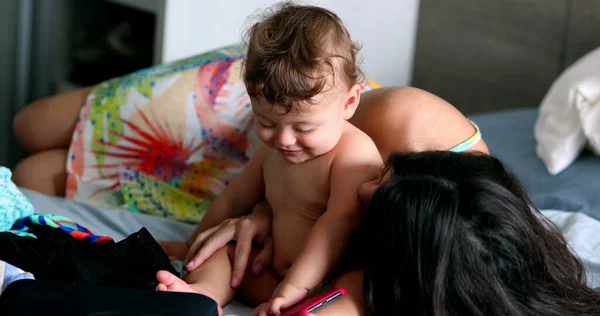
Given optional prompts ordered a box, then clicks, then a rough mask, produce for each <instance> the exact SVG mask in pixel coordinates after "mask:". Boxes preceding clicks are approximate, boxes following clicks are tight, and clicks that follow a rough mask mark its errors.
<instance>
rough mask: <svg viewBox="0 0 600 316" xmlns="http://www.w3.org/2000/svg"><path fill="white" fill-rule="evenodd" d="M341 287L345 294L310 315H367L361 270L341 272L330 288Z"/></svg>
mask: <svg viewBox="0 0 600 316" xmlns="http://www.w3.org/2000/svg"><path fill="white" fill-rule="evenodd" d="M338 287H343V288H344V289H345V290H346V295H345V296H343V297H341V298H339V299H337V300H335V301H333V302H332V303H330V304H328V305H327V306H325V307H323V308H321V309H320V310H318V311H316V312H315V313H312V314H310V315H312V316H365V315H367V312H366V306H365V298H364V292H363V270H354V271H348V272H346V273H344V274H342V275H341V276H340V277H339V278H338V279H337V280H336V281H335V282H334V283H333V285H332V288H338Z"/></svg>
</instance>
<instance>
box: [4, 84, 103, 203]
mask: <svg viewBox="0 0 600 316" xmlns="http://www.w3.org/2000/svg"><path fill="white" fill-rule="evenodd" d="M92 89H93V87H87V88H81V89H76V90H73V91H70V92H66V93H63V94H59V95H54V96H49V97H45V98H42V99H39V100H36V101H34V102H33V103H31V104H29V105H27V106H26V107H25V108H23V109H22V110H21V111H20V112H19V113H17V115H16V116H15V118H14V120H13V129H14V134H15V137H16V138H17V140H18V141H19V144H20V145H21V147H22V148H23V149H24V150H25V151H27V152H29V153H30V154H31V156H29V157H27V158H25V159H23V160H22V161H20V162H19V163H18V164H17V166H16V167H15V168H14V170H13V181H14V182H15V183H16V184H17V185H18V186H20V187H24V188H28V189H32V190H35V191H39V192H42V193H45V194H48V195H56V196H64V194H65V184H66V163H67V152H68V148H69V144H70V142H71V137H72V135H73V130H74V129H75V124H76V121H77V115H78V114H79V109H80V108H81V105H82V104H83V102H84V101H85V98H86V97H87V95H88V94H89V93H90V91H91V90H92Z"/></svg>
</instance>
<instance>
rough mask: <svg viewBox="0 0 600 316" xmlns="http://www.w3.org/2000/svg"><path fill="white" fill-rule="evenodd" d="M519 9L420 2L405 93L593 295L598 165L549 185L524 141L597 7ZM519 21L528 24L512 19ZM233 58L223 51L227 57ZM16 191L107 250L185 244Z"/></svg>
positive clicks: (597, 260)
mask: <svg viewBox="0 0 600 316" xmlns="http://www.w3.org/2000/svg"><path fill="white" fill-rule="evenodd" d="M522 2H523V1H516V0H511V1H504V2H502V3H500V2H493V3H492V2H490V3H487V2H486V3H482V2H480V1H473V0H457V1H453V2H452V3H451V4H450V3H448V2H447V1H437V0H436V1H434V0H432V1H422V3H421V8H420V11H419V14H420V16H419V25H418V34H417V38H416V51H415V66H414V71H413V82H412V83H413V85H414V86H416V87H419V88H423V89H425V90H427V91H430V92H433V93H434V94H437V95H439V96H441V97H442V98H444V99H446V100H449V101H450V102H451V103H452V104H454V105H456V106H457V108H458V109H459V110H461V111H462V112H463V113H467V114H468V116H469V118H470V119H471V120H473V121H474V122H475V123H476V124H477V125H478V126H479V128H480V130H481V132H482V136H483V139H484V140H485V141H486V142H487V144H488V146H489V148H490V150H491V152H492V154H494V155H496V156H497V157H499V158H500V159H501V160H503V161H504V162H505V163H506V164H507V165H508V166H509V167H510V168H511V169H512V170H513V171H514V172H515V173H516V175H517V176H518V177H519V178H520V179H521V181H522V182H523V184H524V186H525V188H526V189H527V191H528V192H529V193H530V195H531V197H532V199H533V201H534V203H535V205H536V206H537V207H538V208H539V209H541V210H543V212H544V214H545V215H546V216H547V217H548V218H550V219H551V220H552V221H553V222H554V224H556V225H557V226H558V227H559V228H560V229H561V231H562V232H563V233H564V235H565V237H566V238H567V240H568V241H569V243H570V245H571V246H572V248H573V249H574V250H575V251H576V252H577V254H578V255H579V256H580V257H581V258H582V260H583V262H584V264H585V267H586V270H587V272H588V277H589V283H590V284H591V285H592V286H594V287H600V234H598V233H597V232H599V231H600V194H599V192H600V176H599V175H600V157H598V156H594V155H592V154H591V153H589V152H587V151H585V152H583V153H582V154H581V155H580V156H579V158H578V159H577V160H576V161H575V162H574V163H573V164H572V165H571V166H569V167H568V168H567V169H566V170H564V171H563V172H561V173H560V174H557V175H551V174H550V173H548V171H547V169H546V167H545V166H544V163H543V162H542V160H541V159H540V158H539V157H538V156H537V154H536V141H535V139H534V133H533V130H534V125H535V122H536V119H537V117H538V111H539V110H538V107H537V106H538V104H539V102H540V100H541V99H542V97H543V95H544V94H545V93H546V92H547V90H548V88H549V87H550V84H551V83H552V81H553V80H554V79H555V77H556V76H557V75H558V74H560V73H561V71H562V70H564V69H565V68H566V67H567V66H568V65H569V64H570V63H572V62H573V61H575V60H576V59H577V58H579V57H580V56H582V55H583V54H584V53H585V52H587V51H589V50H590V49H592V48H593V47H596V46H597V45H598V43H597V36H594V35H593V34H597V33H593V32H595V31H591V30H598V29H600V28H599V27H598V21H600V19H597V18H589V19H584V18H582V16H584V15H586V16H587V14H589V16H590V17H597V16H600V6H597V5H595V3H596V1H595V0H581V1H580V0H578V1H571V0H552V1H547V0H527V1H526V2H527V3H528V6H527V9H526V10H525V9H523V7H525V6H524V5H523V3H522ZM521 11H522V12H526V13H528V14H529V15H528V14H520V15H514V14H513V13H514V12H521ZM467 17H471V18H467ZM571 22H572V23H571ZM588 22H589V24H586V23H588ZM581 30H586V31H585V32H578V31H581ZM588 31H589V32H588ZM563 32H564V34H563ZM540 34H541V35H540ZM556 38H560V40H557V39H556ZM440 52H443V54H440ZM236 54H237V53H236V52H233V53H232V52H231V51H230V52H229V54H228V56H229V58H233V57H231V56H236ZM228 61H229V59H228ZM188 62H189V60H188ZM197 62H198V63H200V60H198V61H197ZM178 65H180V64H178ZM155 70H156V71H158V72H161V73H164V69H161V68H157V69H155ZM156 71H155V72H154V73H152V72H151V73H150V74H151V75H155V74H156ZM145 75H149V73H147V72H146V73H145ZM182 78H183V76H182ZM134 79H136V78H134ZM183 79H185V78H183ZM186 80H187V79H186ZM188 83H190V81H185V80H183V84H188ZM128 96H129V97H131V98H138V97H140V96H139V95H133V94H130V95H128ZM233 96H234V97H235V94H233ZM173 100H174V99H172V98H171V99H169V101H173ZM135 101H136V102H137V99H136V100H135ZM182 111H186V109H182ZM159 114H160V113H159ZM73 145H78V143H77V142H74V143H73ZM79 146H81V145H79ZM79 157H80V156H79V155H78V156H77V158H78V159H79ZM22 191H23V192H24V194H25V195H26V196H27V197H28V198H29V199H30V200H31V201H32V203H33V204H34V208H35V209H36V211H37V212H45V213H54V214H60V215H64V216H68V217H70V218H72V219H74V220H75V221H77V222H80V223H82V224H83V225H84V226H86V227H87V228H89V229H90V230H91V231H92V232H94V233H96V234H100V235H109V236H111V237H113V238H114V239H115V240H119V239H122V238H124V237H126V236H127V235H129V234H131V233H133V232H136V231H138V230H139V229H140V228H141V227H146V228H147V229H148V230H149V231H150V232H151V234H152V235H153V236H154V237H155V238H156V239H159V240H184V239H186V238H187V236H189V234H190V233H191V232H192V231H193V228H194V225H191V224H185V223H182V222H181V221H175V220H172V219H167V218H161V217H158V216H151V215H146V214H141V213H136V212H127V211H123V210H122V209H116V208H101V207H93V206H90V205H88V204H86V203H81V202H76V201H72V200H65V199H61V198H54V197H48V196H45V195H43V194H40V193H37V192H34V191H30V190H27V189H22ZM249 311H250V309H249V308H248V307H246V306H243V305H241V304H239V303H237V302H233V303H231V304H229V305H228V306H226V307H225V308H224V312H225V315H231V316H233V315H247V314H248V312H249Z"/></svg>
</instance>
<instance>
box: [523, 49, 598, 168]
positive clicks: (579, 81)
mask: <svg viewBox="0 0 600 316" xmlns="http://www.w3.org/2000/svg"><path fill="white" fill-rule="evenodd" d="M598 79H600V48H597V49H595V50H593V51H591V52H589V53H588V54H586V55H585V56H583V57H581V58H580V59H579V60H578V61H577V62H575V63H574V64H573V65H571V66H570V67H569V68H567V69H566V70H565V71H564V72H563V73H562V74H561V75H560V76H559V77H558V78H557V79H556V80H555V81H554V83H553V84H552V86H551V87H550V90H549V91H548V93H547V94H546V96H545V97H544V99H543V100H542V103H541V105H540V110H539V116H538V119H537V121H536V124H535V130H534V136H535V139H536V141H537V154H538V156H539V157H540V158H541V159H542V161H543V162H544V164H545V165H546V168H547V169H548V172H549V173H550V174H553V175H555V174H558V173H560V172H561V171H563V170H565V169H566V168H567V167H568V166H570V165H571V164H572V163H573V161H575V159H577V156H579V154H580V153H581V151H582V150H583V148H584V147H585V145H586V143H587V139H586V133H585V132H584V127H583V122H582V117H581V116H583V117H584V120H583V121H584V122H587V123H586V125H587V128H586V130H587V131H588V133H589V134H590V135H591V136H590V139H596V143H597V144H598V138H599V137H600V136H598V131H600V127H598V124H600V113H598V111H600V110H598V109H595V107H589V106H586V105H585V99H589V98H590V96H587V95H584V94H583V93H589V92H590V91H600V81H599V80H598ZM594 87H596V88H594ZM590 100H592V99H590ZM588 103H590V102H588ZM592 103H593V102H592ZM590 104H591V103H590ZM580 108H581V109H586V108H589V109H588V110H587V111H583V110H582V111H581V113H580ZM592 112H593V113H592ZM590 113H592V114H594V115H595V116H596V117H597V119H595V121H594V119H592V117H593V115H590ZM594 122H597V123H594ZM594 129H595V130H596V131H595V132H594ZM594 134H595V138H594ZM599 152H600V150H599Z"/></svg>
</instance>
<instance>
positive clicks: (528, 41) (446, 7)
mask: <svg viewBox="0 0 600 316" xmlns="http://www.w3.org/2000/svg"><path fill="white" fill-rule="evenodd" d="M415 46H416V48H415V64H414V68H413V80H412V85H413V86H415V87H418V88H422V89H425V90H427V91H430V92H433V93H435V94H437V95H439V96H440V97H442V98H444V99H446V100H448V101H449V102H450V103H452V104H453V105H455V106H456V107H457V108H458V109H460V110H461V111H463V113H473V112H483V111H492V110H500V109H509V108H519V107H535V106H538V105H539V104H540V101H541V100H542V98H543V97H544V95H545V93H546V91H547V90H548V88H549V87H550V85H551V84H552V81H553V80H554V79H555V78H556V77H557V76H558V75H559V74H560V73H561V72H562V71H563V70H564V69H565V67H567V66H569V65H570V64H571V63H573V62H574V61H576V60H577V59H578V58H579V57H581V56H583V55H584V54H585V53H587V52H589V51H591V50H592V49H594V48H596V47H599V46H600V0H421V5H420V9H419V22H418V27H417V39H416V45H415Z"/></svg>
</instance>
